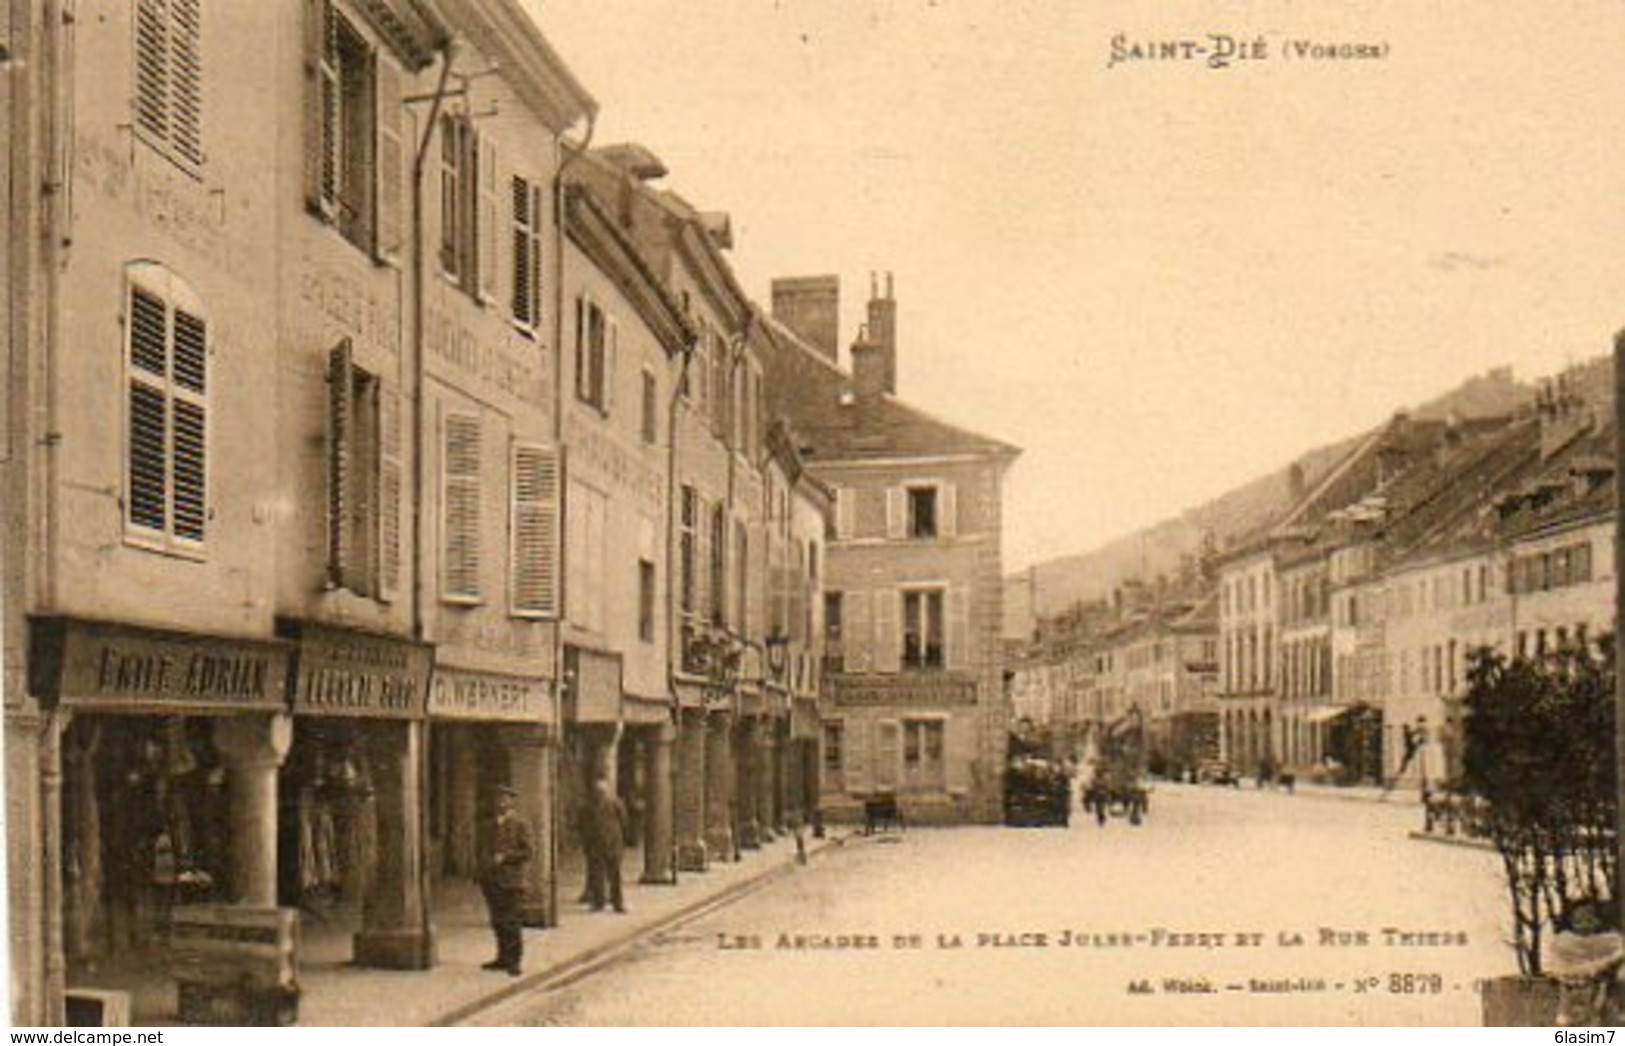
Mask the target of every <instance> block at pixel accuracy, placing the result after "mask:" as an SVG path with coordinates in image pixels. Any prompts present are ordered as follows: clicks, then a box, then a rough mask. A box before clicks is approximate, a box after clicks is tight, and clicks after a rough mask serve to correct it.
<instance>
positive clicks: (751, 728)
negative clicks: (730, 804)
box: [733, 716, 764, 850]
mask: <svg viewBox="0 0 1625 1046" xmlns="http://www.w3.org/2000/svg"><path fill="white" fill-rule="evenodd" d="M761 722H762V720H761V718H760V717H758V716H741V717H739V721H738V723H737V725H736V726H735V727H734V731H733V733H734V738H733V740H734V748H733V751H734V758H735V760H736V762H737V766H736V767H735V772H734V780H735V781H737V782H738V791H737V792H736V793H735V810H736V813H737V818H738V832H739V839H738V843H739V848H740V849H741V850H755V849H758V848H759V847H760V846H761V845H762V830H763V828H764V824H763V822H762V819H761V812H762V803H761V794H762V776H763V775H762V749H761V738H762V729H761Z"/></svg>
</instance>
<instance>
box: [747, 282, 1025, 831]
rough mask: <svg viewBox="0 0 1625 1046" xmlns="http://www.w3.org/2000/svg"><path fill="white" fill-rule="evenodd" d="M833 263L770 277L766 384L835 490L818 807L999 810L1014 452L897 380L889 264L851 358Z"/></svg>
mask: <svg viewBox="0 0 1625 1046" xmlns="http://www.w3.org/2000/svg"><path fill="white" fill-rule="evenodd" d="M838 308H839V286H838V284H837V282H836V281H835V279H834V277H798V278H791V279H781V280H776V281H774V284H773V318H772V320H771V322H770V323H769V324H768V327H767V329H768V331H769V333H770V334H771V336H772V338H773V341H774V343H775V345H776V346H777V348H778V351H776V352H775V353H774V354H773V355H772V356H771V357H770V358H771V360H772V366H771V368H770V371H769V373H770V381H769V389H770V396H778V397H783V401H782V402H783V404H784V406H783V408H782V409H783V411H784V412H785V413H786V414H788V415H789V416H791V417H792V418H794V419H795V424H796V430H797V433H798V435H799V436H800V438H801V442H802V446H801V451H802V453H803V454H804V456H805V459H806V462H807V467H808V469H809V470H810V471H811V472H812V474H813V475H814V476H816V477H817V478H818V479H820V480H821V481H822V482H824V483H825V484H827V485H828V486H829V487H830V488H831V489H832V490H833V492H834V496H835V512H834V516H833V519H832V527H831V531H830V535H831V540H830V543H829V562H828V565H827V570H826V577H825V590H824V597H823V599H824V608H823V615H824V627H825V644H824V654H825V665H826V677H825V679H826V683H825V685H826V712H825V718H824V723H823V732H824V737H823V757H824V779H823V780H824V784H823V797H824V808H825V810H826V811H827V812H828V813H829V814H830V815H832V816H844V817H848V818H854V819H855V818H860V817H862V816H863V815H864V813H865V809H866V807H865V804H866V803H868V802H871V801H875V800H879V801H881V802H883V803H887V804H888V805H889V803H890V802H891V801H892V800H895V801H896V804H897V807H898V810H899V812H900V813H901V814H902V816H903V818H904V820H905V821H907V822H922V823H929V822H939V823H940V822H967V821H974V822H978V823H992V822H996V821H998V820H999V819H1000V818H1002V816H1003V798H1002V789H1003V779H1004V773H1003V771H1004V762H1005V749H1006V739H1007V736H1008V729H1009V726H1010V716H1009V709H1008V701H1007V697H1006V694H1005V689H1004V678H1003V677H1004V666H1003V649H1002V645H1001V643H1000V638H999V637H1000V633H1001V630H1002V626H1003V617H1002V615H1003V602H1002V600H1003V589H1002V570H1001V558H1000V537H1001V528H1002V523H1003V518H1002V509H1001V506H1002V485H1003V480H1004V476H1005V473H1006V471H1007V470H1008V468H1009V467H1010V465H1011V464H1012V463H1013V462H1014V461H1015V459H1016V457H1017V456H1018V454H1019V451H1018V450H1017V449H1016V448H1015V447H1012V446H1010V445H1009V444H1006V443H1003V442H1001V441H999V440H996V439H992V438H989V437H986V436H983V435H980V434H977V433H974V432H971V431H968V430H966V429H964V428H960V427H957V426H955V425H952V424H949V423H948V422H945V421H942V420H940V419H938V418H935V417H932V416H931V415H929V414H927V413H925V412H924V411H922V410H920V409H918V408H916V407H914V406H911V405H910V404H908V403H907V402H906V401H904V400H903V399H901V398H900V397H899V396H898V394H897V359H898V352H899V339H898V307H897V300H896V298H895V296H894V285H893V281H892V277H891V275H890V274H887V275H886V277H885V279H884V285H882V283H881V280H880V279H879V278H878V277H876V278H873V279H872V280H871V287H870V298H869V302H868V305H867V315H866V322H865V323H864V325H863V327H862V328H861V333H860V335H859V337H858V340H857V341H856V342H855V343H854V344H853V345H852V347H851V352H850V358H851V372H850V374H848V373H844V372H842V371H840V370H839V369H838V368H837V366H836V358H837V357H836V353H837V347H838V342H837V340H836V331H837V329H838V325H837V323H836V316H837V315H838Z"/></svg>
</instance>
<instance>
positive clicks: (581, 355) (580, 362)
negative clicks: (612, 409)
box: [576, 297, 587, 400]
mask: <svg viewBox="0 0 1625 1046" xmlns="http://www.w3.org/2000/svg"><path fill="white" fill-rule="evenodd" d="M576 398H577V399H581V400H585V399H586V398H587V299H586V298H585V297H577V298H576Z"/></svg>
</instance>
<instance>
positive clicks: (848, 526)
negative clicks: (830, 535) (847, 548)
mask: <svg viewBox="0 0 1625 1046" xmlns="http://www.w3.org/2000/svg"><path fill="white" fill-rule="evenodd" d="M857 507H858V506H857V499H856V498H855V497H853V491H852V488H851V487H839V488H837V489H836V491H835V536H836V537H838V538H840V539H841V540H843V541H849V540H851V539H852V538H853V537H854V536H856V531H857Z"/></svg>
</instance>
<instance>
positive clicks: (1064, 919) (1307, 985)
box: [483, 786, 1513, 1025]
mask: <svg viewBox="0 0 1625 1046" xmlns="http://www.w3.org/2000/svg"><path fill="white" fill-rule="evenodd" d="M1418 816H1419V814H1418V811H1417V810H1416V808H1415V807H1414V806H1413V805H1409V804H1405V805H1399V804H1381V803H1375V802H1360V801H1347V800H1342V799H1339V798H1335V797H1332V796H1309V795H1299V796H1287V795H1284V794H1281V793H1276V792H1266V793H1260V792H1255V791H1250V790H1246V789H1243V790H1240V791H1232V790H1228V789H1216V788H1215V789H1205V788H1204V789H1199V788H1194V787H1188V786H1173V787H1170V786H1163V787H1161V788H1159V789H1158V790H1157V791H1156V792H1155V794H1154V796H1153V799H1152V809H1151V816H1150V818H1149V819H1148V821H1147V822H1146V823H1145V824H1144V825H1143V826H1142V827H1139V828H1132V827H1130V826H1129V825H1128V824H1127V823H1126V822H1124V821H1120V820H1114V821H1111V822H1110V823H1108V825H1107V826H1106V827H1105V828H1098V827H1096V825H1095V824H1094V823H1093V822H1092V821H1087V820H1084V819H1082V818H1074V820H1073V822H1072V826H1071V827H1070V828H1069V829H1064V830H1061V829H1025V830H1018V829H1006V828H962V829H950V830H936V831H928V830H920V831H913V832H909V833H908V834H906V835H904V836H886V837H877V838H875V839H861V838H858V839H854V840H853V841H852V842H850V843H848V844H847V845H846V846H845V847H842V848H839V849H837V850H835V851H832V852H831V854H830V855H829V856H828V857H827V858H825V859H822V860H818V861H815V862H814V863H813V864H812V865H811V866H810V867H808V868H807V869H805V870H804V871H803V872H802V873H801V874H798V875H793V876H789V877H787V878H785V879H783V880H781V881H779V882H778V883H776V884H774V885H773V886H772V887H770V888H768V889H765V890H763V891H761V892H759V893H756V894H754V895H752V896H750V897H748V898H746V899H745V900H743V901H742V902H740V903H739V904H737V905H734V906H732V907H729V908H726V909H724V910H721V911H718V912H715V913H713V914H711V915H708V916H706V917H704V918H703V919H700V920H697V921H695V922H693V923H690V924H688V925H687V926H685V927H683V928H682V929H681V930H679V931H677V932H674V933H669V934H666V935H662V936H658V937H656V938H654V939H651V940H648V941H646V942H644V943H643V944H642V945H640V946H639V947H637V948H636V949H635V950H633V951H632V952H631V953H630V954H629V955H628V956H627V958H626V959H625V960H624V961H623V962H621V963H620V964H618V965H616V966H613V967H611V968H608V969H606V970H603V971H602V972H600V973H598V974H596V975H595V976H593V977H591V978H589V979H586V980H583V981H581V982H578V983H576V984H574V985H571V986H567V987H564V988H562V989H560V990H557V991H553V992H546V993H538V994H533V995H530V996H525V997H521V998H519V999H516V1000H514V1001H513V1002H512V1003H510V1004H508V1005H507V1006H505V1007H503V1008H501V1009H500V1010H494V1011H491V1012H489V1013H487V1014H485V1015H484V1016H483V1020H485V1021H489V1022H490V1023H532V1024H563V1023H568V1024H592V1025H602V1024H657V1023H658V1024H665V1023H678V1024H703V1023H713V1024H714V1023H725V1024H744V1025H752V1024H802V1023H806V1024H860V1025H861V1024H901V1023H944V1024H961V1023H963V1024H987V1023H997V1022H1019V1023H1028V1024H1059V1023H1081V1024H1159V1025H1168V1024H1253V1023H1258V1024H1270V1025H1279V1024H1310V1025H1314V1024H1434V1025H1472V1024H1477V1023H1478V1022H1479V1019H1480V1017H1479V1002H1478V996H1477V992H1476V989H1475V985H1474V979H1475V978H1478V977H1486V976H1495V975H1499V974H1503V973H1506V972H1509V971H1510V970H1511V968H1512V963H1513V956H1512V953H1511V951H1510V949H1509V948H1507V947H1506V946H1505V945H1504V944H1503V943H1502V940H1503V937H1504V933H1503V931H1502V922H1503V921H1504V916H1503V913H1502V906H1503V901H1502V897H1501V893H1500V885H1499V874H1498V870H1497V867H1496V864H1495V859H1494V856H1493V855H1492V854H1490V853H1488V852H1486V851H1483V850H1476V849H1468V848H1460V847H1453V846H1444V845H1439V844H1435V843H1429V842H1423V841H1417V840H1413V839H1410V838H1408V836H1407V833H1408V831H1409V830H1410V829H1411V828H1413V827H1415V821H1416V820H1417V818H1418ZM1244 938H1246V939H1247V940H1250V941H1251V942H1252V943H1250V944H1249V943H1244V940H1243V939H1244ZM1299 940H1301V942H1302V943H1301V944H1294V943H1292V942H1294V941H1299ZM795 984H804V985H807V986H808V989H809V990H807V991H794V990H787V987H788V986H790V985H795ZM814 986H816V990H812V988H813V987H814ZM1136 989H1139V990H1138V991H1137V990H1136Z"/></svg>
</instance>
